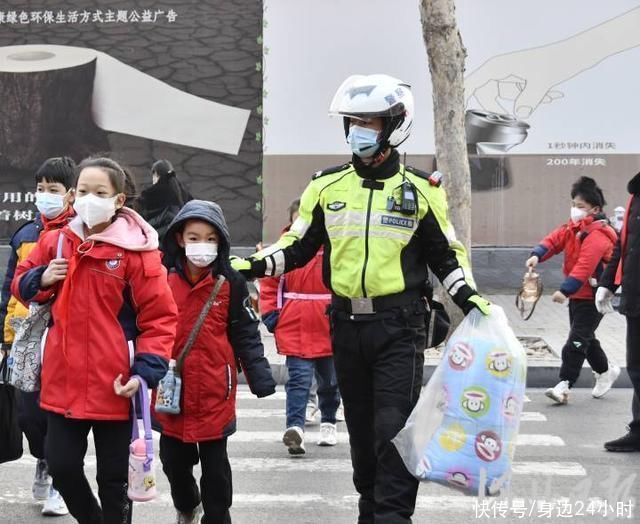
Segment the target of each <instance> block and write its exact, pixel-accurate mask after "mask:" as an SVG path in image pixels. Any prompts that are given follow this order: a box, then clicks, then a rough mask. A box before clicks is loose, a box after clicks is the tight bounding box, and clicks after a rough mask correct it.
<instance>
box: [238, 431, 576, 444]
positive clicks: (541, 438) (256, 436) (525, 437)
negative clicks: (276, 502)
mask: <svg viewBox="0 0 640 524" xmlns="http://www.w3.org/2000/svg"><path fill="white" fill-rule="evenodd" d="M282 433H283V432H282V431H238V432H236V433H234V434H233V435H231V436H230V437H229V442H277V441H280V440H281V439H282ZM336 436H337V439H338V442H339V443H345V444H346V443H347V442H349V435H348V434H347V432H346V431H343V432H340V431H339V432H338V434H337V435H336ZM304 437H305V440H306V441H308V442H316V441H317V440H318V439H319V438H320V433H319V432H315V431H313V432H312V431H309V432H305V434H304ZM516 445H518V446H564V445H565V444H564V440H562V439H561V438H560V437H557V436H555V435H544V434H526V433H524V434H523V433H521V434H519V435H518V439H517V441H516Z"/></svg>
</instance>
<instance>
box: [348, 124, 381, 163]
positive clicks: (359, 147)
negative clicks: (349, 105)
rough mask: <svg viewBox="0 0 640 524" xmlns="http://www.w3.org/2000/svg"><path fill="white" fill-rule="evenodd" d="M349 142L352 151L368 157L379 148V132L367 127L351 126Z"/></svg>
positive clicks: (362, 156)
mask: <svg viewBox="0 0 640 524" xmlns="http://www.w3.org/2000/svg"><path fill="white" fill-rule="evenodd" d="M347 142H349V144H350V145H351V151H353V152H354V153H355V154H356V155H358V156H359V157H361V158H368V157H370V156H373V154H374V153H375V152H376V150H377V149H378V132H377V131H376V130H375V129H369V128H367V127H360V126H351V127H350V128H349V135H348V136H347Z"/></svg>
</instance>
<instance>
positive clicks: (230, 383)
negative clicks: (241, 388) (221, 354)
mask: <svg viewBox="0 0 640 524" xmlns="http://www.w3.org/2000/svg"><path fill="white" fill-rule="evenodd" d="M231 389H232V382H231V366H230V365H229V364H227V396H226V397H225V400H229V397H231Z"/></svg>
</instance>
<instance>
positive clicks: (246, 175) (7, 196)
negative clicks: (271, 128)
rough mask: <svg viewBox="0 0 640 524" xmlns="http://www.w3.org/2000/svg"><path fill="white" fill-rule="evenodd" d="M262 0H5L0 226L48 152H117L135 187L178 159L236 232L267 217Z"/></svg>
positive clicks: (183, 174) (14, 216)
mask: <svg viewBox="0 0 640 524" xmlns="http://www.w3.org/2000/svg"><path fill="white" fill-rule="evenodd" d="M261 34H262V5H261V4H260V3H259V2H254V1H251V0H234V1H233V2H229V1H226V0H198V1H196V0H188V1H184V0H181V1H179V2H165V3H162V2H151V1H148V0H126V1H124V0H120V1H118V0H116V1H114V2H110V3H109V5H108V6H107V5H106V4H104V2H96V1H90V0H77V1H75V2H72V3H69V4H63V3H59V4H56V5H55V6H54V5H53V4H52V3H51V2H46V3H41V4H34V3H33V2H29V1H26V0H8V1H7V2H3V4H2V6H1V7H0V100H2V105H1V108H0V114H1V118H0V173H1V175H2V176H1V179H0V180H1V181H0V184H1V185H0V200H1V201H0V237H1V238H3V239H5V240H6V239H7V238H8V237H9V236H10V235H11V234H12V232H13V231H15V230H16V229H17V228H18V227H19V226H20V225H21V224H23V223H25V221H26V220H30V219H32V218H33V216H34V215H35V206H34V204H33V202H34V195H33V191H34V188H35V183H34V177H33V175H34V173H35V171H36V169H37V168H38V166H39V165H40V164H41V163H42V162H43V160H45V159H46V158H48V157H54V156H63V155H67V156H71V157H72V158H73V159H74V160H75V161H76V162H78V161H80V160H82V159H83V158H84V157H86V156H89V155H94V154H101V155H107V156H110V157H112V158H114V159H115V160H117V161H119V162H121V163H122V164H123V166H125V167H127V168H129V169H130V170H131V171H132V173H133V174H134V175H135V178H136V181H137V185H138V192H140V191H141V190H142V189H144V188H145V187H147V186H148V185H150V184H151V173H150V168H151V165H152V164H153V162H154V161H155V160H158V159H167V160H169V161H170V162H171V163H172V164H173V166H174V168H175V171H176V174H177V176H178V178H179V179H180V180H181V181H182V182H183V183H184V184H185V185H186V187H187V188H188V189H189V190H190V192H191V193H192V194H193V195H194V196H195V197H196V198H202V199H207V200H215V201H216V202H218V203H219V204H220V205H221V206H222V208H223V210H224V212H225V215H226V218H227V221H228V223H229V226H230V229H231V233H232V238H233V240H234V243H237V244H250V243H253V242H255V240H256V239H257V238H258V237H259V234H260V229H261V213H260V202H261V198H262V197H261V186H260V184H259V183H257V181H258V180H259V177H260V174H261V164H262V144H261V128H262V116H261V103H262V72H261V62H262V42H261Z"/></svg>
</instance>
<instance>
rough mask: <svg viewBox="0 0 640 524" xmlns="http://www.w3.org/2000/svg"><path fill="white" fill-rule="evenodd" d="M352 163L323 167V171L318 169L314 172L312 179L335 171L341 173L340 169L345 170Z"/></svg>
mask: <svg viewBox="0 0 640 524" xmlns="http://www.w3.org/2000/svg"><path fill="white" fill-rule="evenodd" d="M350 165H351V164H342V165H339V166H335V167H329V168H327V169H323V170H321V171H316V172H315V173H314V175H313V176H312V177H311V179H312V180H315V179H316V178H320V177H322V176H325V175H331V174H333V173H339V172H340V171H344V170H345V169H347V168H348V167H349V166H350Z"/></svg>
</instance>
